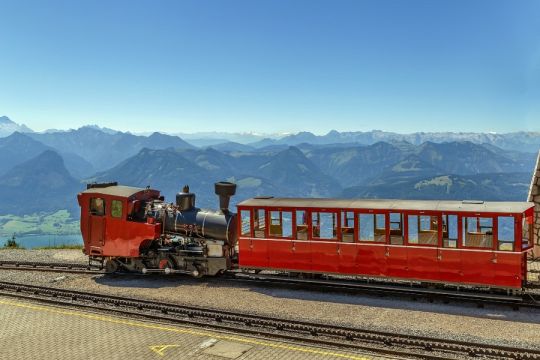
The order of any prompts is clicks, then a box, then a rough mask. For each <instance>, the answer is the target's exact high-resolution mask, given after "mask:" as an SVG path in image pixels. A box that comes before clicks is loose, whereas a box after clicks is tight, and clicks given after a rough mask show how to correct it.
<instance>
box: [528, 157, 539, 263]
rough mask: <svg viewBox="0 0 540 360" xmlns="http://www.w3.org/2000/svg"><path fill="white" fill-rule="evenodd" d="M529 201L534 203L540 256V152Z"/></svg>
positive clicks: (537, 246)
mask: <svg viewBox="0 0 540 360" xmlns="http://www.w3.org/2000/svg"><path fill="white" fill-rule="evenodd" d="M528 200H529V201H532V202H534V244H535V247H534V256H535V257H539V256H540V151H539V152H538V157H537V158H536V166H535V168H534V172H533V174H532V180H531V186H530V187H529V199H528Z"/></svg>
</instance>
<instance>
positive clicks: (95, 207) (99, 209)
mask: <svg viewBox="0 0 540 360" xmlns="http://www.w3.org/2000/svg"><path fill="white" fill-rule="evenodd" d="M90 214H92V215H95V216H103V215H105V200H103V199H102V198H91V199H90Z"/></svg>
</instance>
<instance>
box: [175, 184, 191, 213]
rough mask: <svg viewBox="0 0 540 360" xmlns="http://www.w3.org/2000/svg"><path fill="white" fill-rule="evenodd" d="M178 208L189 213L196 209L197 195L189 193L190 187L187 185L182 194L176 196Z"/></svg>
mask: <svg viewBox="0 0 540 360" xmlns="http://www.w3.org/2000/svg"><path fill="white" fill-rule="evenodd" d="M176 206H178V210H180V211H189V210H191V209H193V208H194V207H195V194H193V193H190V192H189V186H187V185H185V186H184V188H183V189H182V192H179V193H178V194H176Z"/></svg>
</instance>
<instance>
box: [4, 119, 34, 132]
mask: <svg viewBox="0 0 540 360" xmlns="http://www.w3.org/2000/svg"><path fill="white" fill-rule="evenodd" d="M16 131H18V132H21V133H30V132H33V131H32V129H30V128H29V127H28V126H26V125H24V124H20V125H19V124H17V123H16V122H14V121H12V120H11V119H10V118H8V117H7V116H0V137H6V136H9V135H11V134H13V133H14V132H16Z"/></svg>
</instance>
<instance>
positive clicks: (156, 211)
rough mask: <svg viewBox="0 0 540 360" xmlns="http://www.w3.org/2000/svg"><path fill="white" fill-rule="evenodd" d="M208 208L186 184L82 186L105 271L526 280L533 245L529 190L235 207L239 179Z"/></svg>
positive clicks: (511, 284) (252, 202)
mask: <svg viewBox="0 0 540 360" xmlns="http://www.w3.org/2000/svg"><path fill="white" fill-rule="evenodd" d="M214 187H215V189H214V190H215V193H216V195H217V196H218V198H219V208H218V209H215V210H208V209H201V208H198V207H197V206H196V195H195V194H194V193H192V192H190V189H189V186H184V188H183V189H182V190H181V191H180V192H179V193H178V194H176V199H175V201H174V202H166V201H165V198H164V197H163V196H162V195H161V194H160V191H158V190H155V189H151V188H150V187H147V188H138V187H131V186H124V185H119V184H118V183H116V182H113V183H95V184H88V185H87V189H86V190H84V191H82V192H80V193H79V194H78V195H77V199H78V203H79V206H80V208H81V222H80V227H81V234H82V237H83V241H84V248H83V252H84V253H85V254H86V255H87V256H88V257H89V261H90V262H91V263H96V262H97V263H99V264H101V266H103V267H104V268H105V271H106V272H107V273H114V272H117V271H127V272H139V273H152V272H157V273H164V274H171V273H183V274H188V275H190V276H193V277H196V278H199V277H203V276H218V275H220V274H223V273H225V272H228V271H240V272H257V273H258V272H260V271H265V270H271V271H276V272H280V273H285V274H289V275H295V276H300V275H302V276H310V277H315V276H325V275H337V276H348V277H350V276H354V277H357V278H363V279H378V280H384V281H387V280H388V281H405V282H420V283H422V284H428V285H441V284H442V285H454V286H458V287H459V286H468V287H481V288H490V289H505V290H506V291H510V290H511V291H520V290H524V289H525V288H526V286H527V256H528V254H529V253H530V252H531V251H532V248H533V212H534V204H533V203H530V202H507V201H506V202H485V201H449V200H392V199H330V198H278V197H272V196H259V197H254V198H250V199H246V200H243V201H241V202H239V203H238V204H237V206H236V207H237V209H236V212H234V211H233V210H231V209H229V204H230V199H231V197H232V196H234V195H235V194H236V185H235V184H234V183H231V182H226V181H222V182H217V183H215V185H214Z"/></svg>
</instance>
